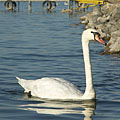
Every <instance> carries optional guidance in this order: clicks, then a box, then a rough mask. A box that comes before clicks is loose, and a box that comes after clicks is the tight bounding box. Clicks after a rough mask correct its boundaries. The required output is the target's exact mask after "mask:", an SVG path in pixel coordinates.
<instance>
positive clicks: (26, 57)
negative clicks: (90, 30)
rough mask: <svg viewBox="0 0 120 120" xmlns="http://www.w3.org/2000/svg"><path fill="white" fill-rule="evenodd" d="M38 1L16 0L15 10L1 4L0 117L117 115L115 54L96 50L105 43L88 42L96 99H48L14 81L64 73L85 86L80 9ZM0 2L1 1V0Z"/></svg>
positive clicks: (117, 119)
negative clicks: (65, 10)
mask: <svg viewBox="0 0 120 120" xmlns="http://www.w3.org/2000/svg"><path fill="white" fill-rule="evenodd" d="M39 4H40V3H37V2H36V3H33V9H32V10H33V11H32V13H29V12H28V11H27V3H21V9H20V12H18V11H16V12H8V11H6V10H5V9H4V8H2V7H1V8H0V120H61V119H63V120H83V119H84V120H120V114H119V113H120V56H118V55H99V53H100V52H102V51H103V49H104V46H103V45H101V44H99V43H97V42H92V43H91V44H90V47H91V58H92V68H93V80H94V87H95V90H96V94H97V96H96V97H97V99H96V101H73V102H69V101H65V102H60V101H49V100H43V99H38V98H29V97H28V96H27V95H26V94H24V93H23V89H22V87H21V86H20V85H19V84H18V83H17V80H16V78H15V77H16V76H19V77H22V78H25V79H37V78H41V77H45V76H46V77H60V78H64V79H66V80H68V81H70V82H72V83H73V84H75V85H76V86H77V87H78V88H79V89H81V90H82V91H84V89H85V75H84V63H83V56H82V48H81V34H82V31H83V30H84V26H83V25H79V26H74V25H73V24H75V23H79V18H80V16H81V15H82V14H83V13H74V14H73V15H68V14H67V13H65V14H63V13H61V9H62V8H64V6H63V5H61V6H60V7H58V8H57V9H56V10H54V11H53V12H51V13H47V12H46V11H45V10H43V9H42V8H41V7H40V5H39ZM0 6H2V5H0Z"/></svg>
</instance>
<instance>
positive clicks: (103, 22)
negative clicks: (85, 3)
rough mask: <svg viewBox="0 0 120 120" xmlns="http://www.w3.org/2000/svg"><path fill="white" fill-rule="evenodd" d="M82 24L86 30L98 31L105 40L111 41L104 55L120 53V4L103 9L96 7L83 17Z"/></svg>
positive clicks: (107, 5) (106, 6)
mask: <svg viewBox="0 0 120 120" xmlns="http://www.w3.org/2000/svg"><path fill="white" fill-rule="evenodd" d="M112 2H113V1H112ZM119 3H120V2H119ZM81 23H82V24H85V25H86V27H85V28H95V29H97V31H98V32H99V33H100V34H101V36H102V37H103V38H104V39H105V40H109V42H108V45H107V46H106V47H105V49H104V54H112V53H119V52H120V35H119V34H120V4H111V3H107V4H106V5H104V6H101V8H98V7H96V8H94V10H93V12H90V13H88V14H87V15H86V16H83V17H81Z"/></svg>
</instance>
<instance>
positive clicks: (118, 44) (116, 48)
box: [104, 30, 120, 54]
mask: <svg viewBox="0 0 120 120" xmlns="http://www.w3.org/2000/svg"><path fill="white" fill-rule="evenodd" d="M119 33H120V30H118V31H115V32H113V33H112V37H111V39H110V41H109V42H108V44H107V46H106V47H105V49H104V54H114V53H120V34H119Z"/></svg>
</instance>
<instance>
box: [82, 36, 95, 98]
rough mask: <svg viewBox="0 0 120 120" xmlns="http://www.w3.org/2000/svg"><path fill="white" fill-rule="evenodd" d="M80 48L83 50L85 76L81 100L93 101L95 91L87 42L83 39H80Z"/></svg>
mask: <svg viewBox="0 0 120 120" xmlns="http://www.w3.org/2000/svg"><path fill="white" fill-rule="evenodd" d="M82 48H83V56H84V64H85V75H86V89H85V93H84V95H83V99H94V98H95V90H94V87H93V80H92V66H91V61H90V52H89V41H87V40H85V38H84V37H82Z"/></svg>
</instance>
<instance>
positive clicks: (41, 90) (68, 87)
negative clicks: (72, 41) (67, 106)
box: [16, 29, 105, 100]
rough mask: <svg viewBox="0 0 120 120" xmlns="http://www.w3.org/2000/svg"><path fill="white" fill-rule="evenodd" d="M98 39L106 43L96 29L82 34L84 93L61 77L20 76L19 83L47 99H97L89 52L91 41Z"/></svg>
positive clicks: (29, 91)
mask: <svg viewBox="0 0 120 120" xmlns="http://www.w3.org/2000/svg"><path fill="white" fill-rule="evenodd" d="M90 40H97V41H99V42H100V43H102V44H104V45H105V42H104V41H103V40H102V39H101V37H100V34H99V33H98V32H97V31H96V30H94V29H87V30H85V31H84V32H83V34H82V48H83V56H84V63H85V74H86V89H85V93H84V94H83V93H82V92H81V91H79V90H78V89H77V88H76V87H75V86H74V85H73V84H72V83H70V82H68V81H66V80H64V79H61V78H48V77H45V78H41V79H37V80H24V79H21V78H19V77H16V78H17V79H18V83H19V84H20V85H21V86H22V87H23V88H24V90H25V92H27V93H30V94H31V95H32V96H35V97H40V98H47V99H61V100H65V99H67V100H68V99H69V100H70V99H72V100H73V99H74V100H84V99H95V97H96V94H95V90H94V87H93V80H92V70H91V63H90V54H89V41H90Z"/></svg>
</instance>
